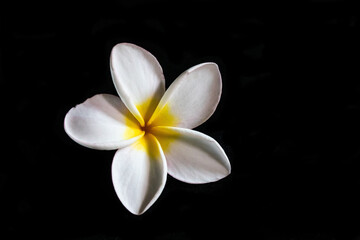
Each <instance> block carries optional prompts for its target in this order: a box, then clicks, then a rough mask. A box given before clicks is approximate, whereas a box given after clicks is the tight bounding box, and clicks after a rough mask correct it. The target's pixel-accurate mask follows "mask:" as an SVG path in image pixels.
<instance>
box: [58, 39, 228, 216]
mask: <svg viewBox="0 0 360 240" xmlns="http://www.w3.org/2000/svg"><path fill="white" fill-rule="evenodd" d="M110 68H111V74H112V78H113V82H114V84H115V87H116V90H117V93H118V94H119V96H120V98H119V97H117V96H114V95H110V94H98V95H95V96H93V97H92V98H89V99H87V100H86V101H85V102H83V103H81V104H79V105H77V106H76V107H74V108H72V109H70V111H69V112H68V113H67V114H66V116H65V121H64V128H65V131H66V133H67V134H68V135H69V137H70V138H72V139H73V140H74V141H75V142H77V143H79V144H81V145H83V146H85V147H89V148H93V149H99V150H117V151H116V153H115V156H114V159H113V163H112V181H113V185H114V188H115V191H116V194H117V196H118V197H119V199H120V201H121V202H122V203H123V205H124V206H125V207H126V208H127V209H128V210H129V211H130V212H131V213H133V214H142V213H144V212H145V211H146V210H147V209H148V208H149V207H150V206H151V205H152V204H153V203H154V202H155V201H156V200H157V199H158V197H159V196H160V194H161V192H162V190H163V188H164V186H165V182H166V178H167V173H169V174H170V175H171V176H173V177H174V178H176V179H178V180H180V181H183V182H187V183H208V182H214V181H217V180H219V179H222V178H224V177H225V176H227V175H228V174H230V169H231V166H230V162H229V160H228V158H227V156H226V154H225V152H224V150H223V149H222V148H221V146H220V145H219V144H218V143H217V142H216V141H215V140H214V139H213V138H211V137H209V136H207V135H205V134H203V133H200V132H198V131H195V130H191V129H192V128H195V127H197V126H199V125H200V124H202V123H203V122H205V121H206V120H207V119H208V118H209V117H210V116H211V115H212V114H213V112H214V111H215V108H216V106H217V104H218V102H219V100H220V95H221V88H222V82H221V75H220V72H219V69H218V67H217V65H216V64H215V63H203V64H199V65H196V66H194V67H192V68H190V69H188V70H187V71H185V72H184V73H182V74H181V75H180V76H179V77H178V78H177V79H176V80H175V81H174V82H173V83H172V84H171V86H170V87H169V88H168V89H167V90H166V92H165V79H164V75H163V71H162V68H161V66H160V64H159V63H158V61H157V59H156V58H155V57H154V56H153V55H152V54H151V53H149V52H148V51H146V50H145V49H143V48H141V47H139V46H136V45H133V44H129V43H121V44H117V45H116V46H115V47H114V48H113V49H112V52H111V57H110Z"/></svg>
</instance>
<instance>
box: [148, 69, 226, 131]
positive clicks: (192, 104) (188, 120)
mask: <svg viewBox="0 0 360 240" xmlns="http://www.w3.org/2000/svg"><path fill="white" fill-rule="evenodd" d="M221 87H222V83H221V75H220V72H219V68H218V66H217V65H216V64H215V63H203V64H199V65H196V66H194V67H192V68H190V69H189V70H187V71H185V72H184V73H182V74H181V75H180V76H179V77H178V78H177V79H176V80H175V81H174V82H173V83H172V84H171V86H170V87H169V88H168V89H167V90H166V92H165V94H164V96H163V97H162V99H161V100H160V103H159V105H158V106H157V108H156V110H155V112H154V114H153V116H152V117H151V119H150V121H149V123H148V124H152V125H153V126H176V127H183V128H190V129H191V128H194V127H197V126H199V125H200V124H202V123H203V122H205V121H206V120H207V119H208V118H209V117H210V116H211V115H212V114H213V112H214V111H215V109H216V107H217V105H218V103H219V100H220V96H221Z"/></svg>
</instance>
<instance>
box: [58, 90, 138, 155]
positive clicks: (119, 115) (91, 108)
mask: <svg viewBox="0 0 360 240" xmlns="http://www.w3.org/2000/svg"><path fill="white" fill-rule="evenodd" d="M64 128H65V131H66V133H67V134H68V135H69V137H71V138H72V139H73V140H74V141H75V142H77V143H79V144H81V145H83V146H86V147H89V148H94V149H100V150H113V149H118V148H120V147H124V146H127V145H130V144H132V143H134V142H135V141H137V140H138V139H139V138H141V136H142V135H143V134H144V133H143V132H142V131H141V129H140V128H139V123H138V122H137V121H136V119H135V118H134V117H133V116H132V114H131V113H130V112H129V110H127V108H126V107H125V105H124V104H123V103H122V102H121V100H120V98H119V97H117V96H113V95H109V94H98V95H95V96H93V97H92V98H89V99H87V100H86V101H85V102H83V103H82V104H79V105H77V106H76V107H74V108H72V109H70V111H69V112H68V113H67V114H66V116H65V120H64Z"/></svg>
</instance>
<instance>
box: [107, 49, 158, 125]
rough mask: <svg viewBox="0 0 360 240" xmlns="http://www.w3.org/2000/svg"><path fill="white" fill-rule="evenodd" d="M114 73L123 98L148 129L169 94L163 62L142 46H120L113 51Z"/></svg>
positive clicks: (111, 64) (112, 72)
mask: <svg viewBox="0 0 360 240" xmlns="http://www.w3.org/2000/svg"><path fill="white" fill-rule="evenodd" d="M110 69H111V74H112V78H113V81H114V84H115V87H116V90H117V92H118V94H119V96H120V98H121V99H122V101H123V102H124V104H125V105H126V106H127V108H128V109H129V110H130V111H131V112H132V113H133V114H134V116H135V118H136V119H137V120H138V121H139V122H140V124H141V125H142V126H144V124H145V121H147V120H148V119H149V118H150V116H151V115H152V113H153V111H154V110H155V108H156V106H157V104H158V103H159V101H160V99H161V97H162V95H163V94H164V91H165V79H164V75H163V72H162V68H161V66H160V64H159V62H158V61H157V60H156V58H155V57H154V56H153V55H152V54H151V53H149V52H148V51H146V50H145V49H143V48H141V47H139V46H136V45H133V44H129V43H120V44H117V45H116V46H115V47H114V48H113V49H112V52H111V57H110ZM144 120H145V121H144Z"/></svg>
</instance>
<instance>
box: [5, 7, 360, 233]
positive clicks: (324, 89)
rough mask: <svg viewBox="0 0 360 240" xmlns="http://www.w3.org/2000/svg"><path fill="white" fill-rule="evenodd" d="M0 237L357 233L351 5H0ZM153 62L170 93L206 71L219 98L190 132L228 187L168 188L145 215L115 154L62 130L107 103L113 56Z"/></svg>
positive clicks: (358, 157)
mask: <svg viewBox="0 0 360 240" xmlns="http://www.w3.org/2000/svg"><path fill="white" fill-rule="evenodd" d="M0 13H1V16H0V34H1V35H0V47H1V48H0V89H1V95H0V96H1V126H2V131H1V140H2V141H1V142H2V145H1V146H2V148H1V149H2V150H3V151H2V156H1V160H0V204H1V205H0V218H1V220H2V223H1V229H0V230H1V231H0V238H1V239H30V237H35V238H36V239H65V240H69V239H70V240H80V239H86V240H100V239H101V240H110V239H111V240H115V239H116V240H119V239H136V238H139V239H199V238H200V237H202V238H204V239H205V238H208V237H217V238H220V239H229V238H231V239H235V238H237V239H276V240H277V239H279V240H280V239H281V240H284V239H289V240H290V239H293V240H298V239H317V240H320V239H329V240H330V239H331V240H334V239H336V240H337V239H352V240H358V239H359V238H360V229H359V226H360V225H359V223H360V220H359V216H360V202H359V201H360V197H359V190H360V175H359V170H360V164H359V161H360V125H359V123H360V82H359V79H360V78H359V56H360V55H359V54H360V49H359V43H360V41H359V40H360V38H359V11H358V10H357V8H356V7H355V4H353V3H352V2H350V1H337V0H332V1H326V0H316V1H315V0H313V1H286V2H285V3H284V2H279V1H238V2H236V1H226V0H222V1H205V0H194V1H190V0H184V1H160V0H159V1H145V0H143V1H141V0H134V1H130V0H127V1H112V2H105V1H88V2H86V3H83V4H79V3H76V4H75V3H74V2H73V3H68V4H66V3H64V2H63V1H57V2H53V1H48V2H47V3H41V4H40V3H34V2H32V1H31V2H30V3H26V4H23V3H21V2H16V1H12V2H11V3H10V4H2V6H1V8H0ZM119 42H131V43H135V44H137V45H140V46H142V47H144V48H145V49H147V50H149V51H150V52H151V53H153V54H154V55H155V56H156V57H157V59H158V60H159V62H160V63H161V65H162V67H163V69H164V74H165V77H166V84H167V86H168V85H169V84H170V83H171V82H172V81H173V80H174V79H175V78H176V77H177V76H178V75H179V74H180V73H181V72H183V71H184V70H186V69H187V68H189V67H191V66H193V65H195V64H198V63H202V62H205V61H213V62H216V63H217V64H218V65H219V67H220V70H221V73H222V77H223V94H222V98H221V102H220V104H219V106H218V109H217V111H216V112H215V114H214V115H213V116H212V117H211V118H210V120H208V121H207V122H206V123H205V124H203V125H202V126H200V127H199V128H198V130H199V131H201V132H204V133H206V134H208V135H210V136H212V137H213V138H215V139H216V140H217V141H218V142H219V143H220V144H221V146H222V147H223V148H224V149H225V151H226V153H227V154H228V157H229V159H230V162H231V164H232V173H231V175H230V176H228V177H227V178H225V179H223V180H221V181H219V182H216V183H212V184H205V185H189V184H185V183H182V182H179V181H177V180H175V179H173V178H171V177H169V178H168V182H167V184H166V187H165V190H164V192H163V193H162V195H161V196H160V198H159V200H158V201H157V202H156V203H155V204H154V205H153V206H152V207H151V208H150V209H149V210H148V211H147V212H146V213H145V214H144V215H142V216H134V215H132V214H131V213H129V212H128V211H127V210H126V209H125V208H124V207H123V206H122V204H121V203H120V201H119V200H118V198H117V196H116V194H115V191H114V190H113V187H112V182H111V174H110V167H111V162H112V157H113V155H114V153H115V151H95V150H90V149H87V148H84V147H82V146H80V145H78V144H76V143H75V142H73V141H72V140H70V138H69V137H68V136H67V135H66V134H65V132H64V130H63V119H64V116H65V114H66V112H67V111H68V110H69V109H70V108H71V107H73V106H75V105H76V104H78V103H81V102H83V101H84V100H85V99H86V98H89V97H91V96H93V95H95V94H97V93H111V94H116V92H115V88H114V86H113V84H112V80H111V76H110V71H109V56H110V51H111V48H112V47H113V46H114V45H115V44H117V43H119Z"/></svg>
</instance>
